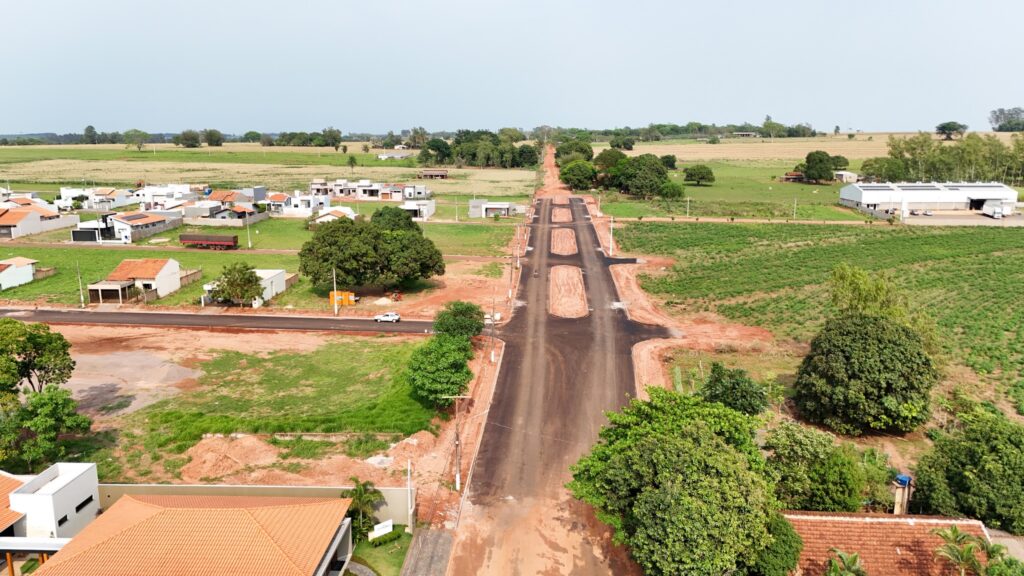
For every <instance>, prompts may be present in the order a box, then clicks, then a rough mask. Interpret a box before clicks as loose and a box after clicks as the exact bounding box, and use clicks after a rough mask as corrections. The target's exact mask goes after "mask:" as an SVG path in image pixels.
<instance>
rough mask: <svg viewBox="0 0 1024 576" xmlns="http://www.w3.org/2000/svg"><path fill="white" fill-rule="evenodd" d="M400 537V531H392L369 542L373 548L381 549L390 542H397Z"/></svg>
mask: <svg viewBox="0 0 1024 576" xmlns="http://www.w3.org/2000/svg"><path fill="white" fill-rule="evenodd" d="M401 537H402V531H401V530H392V531H391V532H388V533H387V534H385V535H383V536H378V537H377V538H374V539H373V540H370V545H371V546H373V547H374V548H379V547H381V546H383V545H385V544H390V543H391V542H394V541H395V540H398V539H399V538H401Z"/></svg>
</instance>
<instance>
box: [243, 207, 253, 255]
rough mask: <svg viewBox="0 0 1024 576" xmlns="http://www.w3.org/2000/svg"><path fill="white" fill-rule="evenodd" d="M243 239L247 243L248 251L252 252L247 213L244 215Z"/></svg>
mask: <svg viewBox="0 0 1024 576" xmlns="http://www.w3.org/2000/svg"><path fill="white" fill-rule="evenodd" d="M245 237H246V239H247V240H248V241H249V250H252V233H251V232H249V213H248V212H246V213H245Z"/></svg>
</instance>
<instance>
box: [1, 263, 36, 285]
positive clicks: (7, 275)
mask: <svg viewBox="0 0 1024 576" xmlns="http://www.w3.org/2000/svg"><path fill="white" fill-rule="evenodd" d="M38 262H39V261H38V260H32V259H31V258H22V257H20V256H15V257H14V258H8V259H6V260H0V290H6V289H8V288H14V287H15V286H21V285H22V284H28V283H29V282H31V281H32V280H33V279H34V278H35V274H36V264H37V263H38Z"/></svg>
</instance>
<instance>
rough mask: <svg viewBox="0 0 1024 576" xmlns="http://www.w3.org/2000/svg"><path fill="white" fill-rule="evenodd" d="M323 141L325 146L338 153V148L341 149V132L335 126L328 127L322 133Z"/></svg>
mask: <svg viewBox="0 0 1024 576" xmlns="http://www.w3.org/2000/svg"><path fill="white" fill-rule="evenodd" d="M321 139H322V140H323V143H324V146H330V147H331V148H334V151H335V152H337V151H338V148H341V130H338V129H337V128H335V127H334V126H328V127H327V128H324V129H323V131H322V132H321Z"/></svg>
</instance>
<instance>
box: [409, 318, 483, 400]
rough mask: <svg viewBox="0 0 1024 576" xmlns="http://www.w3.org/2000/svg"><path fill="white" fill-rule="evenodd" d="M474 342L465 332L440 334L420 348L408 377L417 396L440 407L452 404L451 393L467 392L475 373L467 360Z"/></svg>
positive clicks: (411, 361)
mask: <svg viewBox="0 0 1024 576" xmlns="http://www.w3.org/2000/svg"><path fill="white" fill-rule="evenodd" d="M472 357H473V345H472V343H471V342H470V341H469V338H466V337H465V336H461V335H452V334H436V335H434V336H433V337H432V338H430V339H429V340H427V342H426V343H425V344H423V345H422V346H420V347H419V348H417V349H416V350H415V351H414V352H413V354H412V357H411V358H410V359H409V366H408V368H407V370H406V378H407V379H408V381H409V384H410V385H411V387H412V393H413V395H414V396H415V397H416V398H418V399H419V400H420V401H422V402H424V403H426V404H429V405H431V406H434V407H436V408H446V407H448V406H451V405H452V403H453V402H454V400H453V399H452V398H450V397H451V396H459V395H461V394H462V393H463V392H465V391H466V387H467V386H468V385H469V382H470V380H472V379H473V373H472V372H471V371H470V370H469V366H467V365H466V362H467V361H468V360H470V359H471V358H472Z"/></svg>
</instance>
